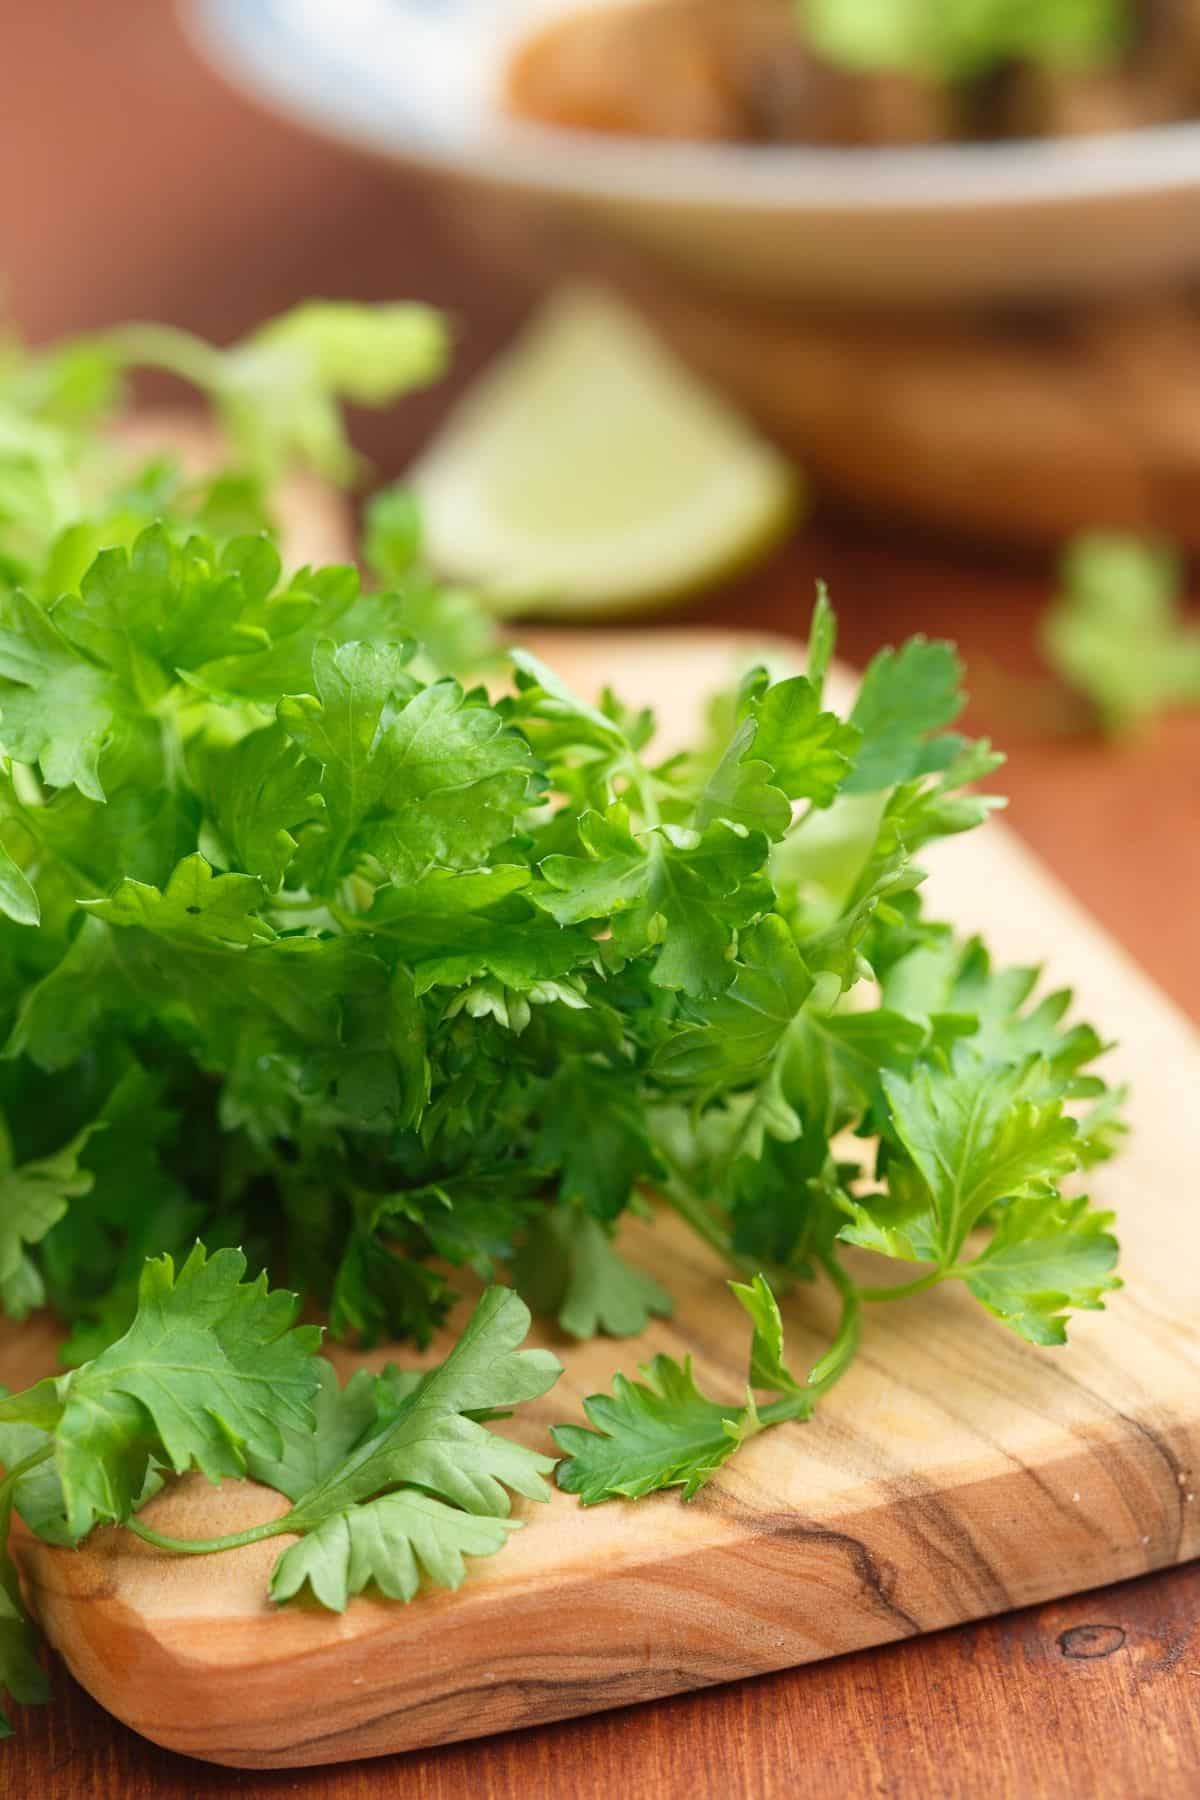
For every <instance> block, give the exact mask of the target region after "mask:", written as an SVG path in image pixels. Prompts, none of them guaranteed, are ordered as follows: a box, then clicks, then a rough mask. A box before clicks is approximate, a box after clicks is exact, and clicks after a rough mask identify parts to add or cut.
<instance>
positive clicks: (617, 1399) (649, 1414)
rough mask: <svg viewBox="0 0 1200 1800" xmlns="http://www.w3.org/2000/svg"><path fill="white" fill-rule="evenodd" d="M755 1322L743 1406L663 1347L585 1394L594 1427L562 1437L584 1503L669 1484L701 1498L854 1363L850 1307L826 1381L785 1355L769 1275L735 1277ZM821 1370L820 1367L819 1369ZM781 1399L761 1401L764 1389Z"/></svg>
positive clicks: (568, 1477) (567, 1482) (562, 1478)
mask: <svg viewBox="0 0 1200 1800" xmlns="http://www.w3.org/2000/svg"><path fill="white" fill-rule="evenodd" d="M730 1286H731V1288H732V1291H733V1294H734V1296H735V1298H736V1299H737V1300H738V1301H739V1303H740V1304H741V1305H742V1307H744V1309H745V1310H746V1312H748V1313H749V1315H750V1317H751V1319H752V1321H753V1324H754V1335H753V1339H752V1342H751V1352H750V1368H749V1372H748V1377H747V1386H746V1393H745V1398H744V1400H743V1402H742V1404H741V1405H722V1404H721V1402H719V1401H716V1400H710V1399H708V1398H707V1397H706V1396H705V1395H704V1394H702V1393H701V1392H700V1390H699V1388H698V1387H697V1386H696V1382H695V1377H694V1376H693V1374H692V1360H691V1358H690V1357H687V1358H685V1360H684V1361H683V1362H682V1363H680V1362H677V1361H676V1360H675V1359H674V1357H670V1356H664V1355H659V1356H656V1357H655V1358H654V1359H653V1361H652V1362H650V1363H647V1364H646V1365H645V1366H644V1367H643V1368H642V1370H641V1373H642V1376H643V1377H644V1379H643V1380H642V1381H630V1380H629V1379H628V1378H627V1377H626V1376H624V1375H616V1376H615V1377H614V1378H613V1391H612V1393H611V1395H609V1394H593V1395H592V1396H591V1398H590V1399H588V1400H585V1401H584V1412H585V1413H586V1415H587V1419H588V1427H590V1429H589V1428H586V1427H584V1426H581V1425H558V1426H556V1427H555V1428H554V1433H553V1436H554V1441H555V1443H556V1444H557V1445H558V1447H559V1449H560V1450H564V1451H565V1452H566V1453H567V1460H566V1461H565V1462H562V1463H560V1464H559V1467H558V1473H557V1477H556V1479H557V1481H558V1485H559V1487H560V1488H562V1489H563V1490H564V1492H566V1493H568V1494H578V1496H579V1499H580V1501H581V1503H582V1504H583V1505H584V1506H596V1505H598V1504H599V1503H600V1502H601V1501H604V1500H617V1499H625V1500H638V1499H641V1498H642V1497H643V1496H644V1495H646V1494H653V1493H657V1492H658V1491H659V1490H660V1489H662V1488H670V1487H681V1488H682V1489H683V1498H684V1499H685V1500H691V1499H693V1498H694V1497H695V1495H696V1494H698V1493H699V1491H700V1489H701V1488H702V1487H703V1486H704V1485H705V1484H706V1482H709V1481H711V1480H712V1478H713V1476H714V1475H715V1474H716V1473H717V1471H718V1470H719V1469H721V1468H722V1467H723V1466H724V1465H725V1463H727V1462H728V1461H729V1459H730V1457H731V1456H732V1455H733V1454H734V1452H735V1451H736V1450H738V1449H739V1448H740V1447H741V1445H742V1444H744V1443H745V1442H746V1440H747V1439H748V1438H751V1437H755V1436H757V1434H758V1433H759V1432H760V1431H764V1430H766V1429H767V1428H768V1427H769V1426H771V1425H776V1424H781V1423H783V1422H784V1421H785V1420H788V1419H794V1420H803V1419H806V1418H808V1417H809V1416H810V1414H811V1412H812V1409H813V1406H814V1405H815V1403H816V1401H817V1399H818V1397H819V1395H820V1394H821V1393H822V1392H823V1391H824V1389H825V1388H826V1387H828V1386H830V1385H831V1384H832V1381H833V1380H836V1379H837V1377H838V1376H839V1375H840V1374H841V1373H842V1371H843V1369H844V1367H845V1365H846V1357H845V1354H844V1351H845V1346H846V1345H847V1344H849V1343H850V1341H851V1339H852V1336H853V1334H854V1332H855V1330H856V1324H855V1316H856V1315H855V1309H854V1308H853V1307H852V1306H851V1307H848V1308H847V1309H846V1310H845V1312H844V1314H843V1320H842V1325H841V1327H840V1328H839V1332H838V1339H837V1342H836V1344H835V1347H834V1348H835V1351H836V1352H837V1357H836V1360H832V1361H831V1360H830V1359H828V1358H826V1359H823V1362H825V1364H826V1367H825V1368H824V1369H823V1370H820V1371H819V1375H820V1378H819V1380H814V1379H813V1377H810V1379H809V1382H807V1383H806V1382H801V1381H797V1380H796V1378H795V1376H794V1375H793V1374H792V1373H791V1371H790V1370H789V1369H788V1367H787V1365H786V1363H785V1362H784V1360H783V1323H782V1320H781V1319H780V1316H779V1308H778V1305H777V1303H776V1300H775V1296H774V1294H773V1293H772V1292H771V1289H770V1287H769V1286H768V1284H767V1282H766V1281H765V1280H764V1278H763V1277H762V1276H761V1275H758V1276H756V1277H755V1279H754V1281H753V1282H752V1283H750V1284H749V1285H741V1284H739V1283H737V1282H732V1283H730ZM815 1373H817V1372H815ZM756 1388H758V1389H767V1390H768V1391H770V1392H772V1393H774V1394H775V1395H777V1396H778V1397H777V1398H776V1399H775V1400H774V1401H773V1402H772V1403H771V1404H770V1405H767V1406H763V1407H760V1406H759V1405H758V1404H757V1402H756V1400H755V1398H754V1391H753V1390H754V1389H756Z"/></svg>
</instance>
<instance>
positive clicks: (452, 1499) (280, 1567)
mask: <svg viewBox="0 0 1200 1800" xmlns="http://www.w3.org/2000/svg"><path fill="white" fill-rule="evenodd" d="M528 1328H529V1309H528V1308H527V1307H526V1306H525V1305H523V1303H522V1302H521V1301H520V1300H519V1299H518V1298H517V1296H516V1295H515V1294H513V1293H512V1292H510V1291H509V1290H507V1289H504V1288H491V1289H489V1290H488V1291H487V1292H486V1293H485V1294H484V1295H483V1297H482V1299H481V1300H480V1302H479V1304H478V1306H477V1307H476V1309H475V1312H474V1313H473V1315H472V1317H471V1319H470V1321H469V1322H468V1324H467V1326H466V1328H465V1330H464V1332H463V1334H462V1336H461V1337H460V1338H459V1340H458V1343H457V1344H456V1345H455V1347H454V1349H453V1350H452V1351H451V1352H450V1355H449V1356H448V1357H447V1358H446V1360H445V1362H444V1363H442V1364H440V1366H439V1367H438V1368H436V1369H434V1370H431V1371H430V1372H429V1373H428V1374H427V1375H425V1376H423V1377H422V1378H421V1379H420V1380H418V1381H416V1382H415V1383H413V1384H411V1385H408V1386H407V1391H406V1392H405V1391H402V1390H401V1391H398V1390H397V1388H396V1386H395V1384H391V1385H389V1383H388V1382H387V1379H386V1378H384V1380H383V1382H382V1383H380V1384H378V1385H377V1387H376V1413H375V1418H374V1420H373V1421H372V1422H371V1423H370V1424H369V1425H368V1427H367V1429H366V1431H365V1433H364V1434H363V1435H362V1436H361V1437H360V1438H359V1439H358V1440H357V1441H356V1442H354V1443H353V1445H352V1447H350V1448H349V1449H348V1450H347V1451H346V1453H345V1454H344V1455H342V1456H341V1457H340V1459H338V1460H337V1461H333V1462H332V1463H331V1465H330V1466H328V1467H326V1468H324V1469H323V1471H322V1473H321V1476H320V1479H319V1480H318V1481H317V1482H316V1484H315V1485H314V1486H312V1487H311V1488H309V1489H308V1491H307V1492H305V1493H303V1494H301V1495H300V1496H299V1497H298V1498H297V1499H296V1503H295V1505H294V1507H293V1509H292V1511H291V1512H290V1513H288V1514H287V1516H286V1523H285V1524H284V1525H283V1527H282V1529H283V1530H285V1531H288V1532H293V1531H295V1532H299V1533H301V1534H302V1537H301V1542H300V1543H299V1544H296V1545H294V1546H292V1547H291V1548H290V1549H288V1550H285V1551H284V1553H283V1555H282V1556H281V1557H280V1559H279V1562H278V1563H277V1564H276V1567H275V1572H274V1574H273V1576H272V1581H271V1592H272V1596H273V1597H274V1598H275V1599H276V1600H284V1599H287V1598H289V1597H290V1596H291V1595H293V1594H295V1593H298V1592H299V1591H300V1590H301V1588H302V1587H303V1586H304V1585H305V1584H306V1583H307V1585H308V1586H309V1587H310V1588H311V1589H312V1592H313V1593H314V1595H315V1596H316V1598H317V1599H319V1600H320V1601H321V1602H322V1604H323V1605H326V1606H330V1607H333V1608H334V1609H335V1610H337V1611H341V1610H342V1609H343V1608H344V1607H345V1605H346V1603H347V1600H348V1598H349V1596H350V1595H351V1594H355V1593H358V1592H361V1590H362V1589H363V1588H364V1587H365V1586H366V1585H367V1583H368V1582H370V1581H377V1582H378V1583H379V1585H380V1586H381V1587H382V1588H383V1591H384V1592H386V1593H390V1594H393V1595H394V1596H396V1597H399V1598H403V1599H410V1598H411V1597H412V1595H413V1594H414V1593H415V1592H416V1587H417V1580H418V1571H419V1569H421V1568H423V1569H424V1570H425V1572H426V1573H427V1574H428V1575H429V1576H430V1578H431V1579H433V1580H434V1581H437V1582H439V1583H440V1584H441V1585H443V1586H448V1587H457V1586H458V1584H459V1582H460V1581H461V1580H462V1576H463V1564H462V1556H463V1554H464V1553H467V1554H470V1555H476V1556H479V1555H487V1554H490V1553H491V1552H492V1551H495V1550H498V1549H500V1548H501V1546H502V1545H503V1543H504V1541H505V1538H506V1537H507V1532H508V1529H511V1526H512V1523H513V1522H512V1521H510V1520H509V1517H508V1515H509V1512H510V1509H511V1504H512V1503H511V1499H510V1493H517V1494H520V1495H523V1496H524V1497H525V1498H527V1499H530V1500H545V1499H547V1498H548V1494H549V1490H548V1489H547V1487H546V1483H545V1476H546V1474H547V1473H548V1472H549V1471H550V1469H551V1468H553V1466H554V1465H553V1460H552V1459H551V1458H550V1457H546V1456H543V1455H541V1454H540V1453H538V1452H536V1451H532V1450H528V1449H526V1448H525V1447H524V1446H523V1445H521V1444H516V1443H513V1442H512V1441H511V1440H510V1439H507V1438H502V1437H500V1436H498V1435H497V1434H496V1433H495V1432H493V1431H491V1430H489V1429H488V1427H487V1425H486V1424H484V1423H482V1422H481V1418H480V1415H484V1416H486V1415H491V1414H495V1413H498V1412H499V1413H502V1412H506V1411H507V1410H508V1409H509V1408H511V1407H513V1406H517V1405H519V1404H520V1403H521V1402H522V1401H525V1400H531V1399H535V1398H536V1397H537V1396H538V1395H540V1394H543V1393H545V1392H546V1390H547V1389H548V1388H549V1387H551V1386H552V1385H553V1383H554V1382H555V1381H556V1380H557V1379H558V1375H559V1373H560V1368H561V1365H560V1364H559V1362H558V1359H557V1358H556V1357H554V1356H552V1355H551V1354H550V1353H549V1352H548V1351H545V1350H522V1349H520V1348H519V1345H520V1343H521V1341H522V1339H523V1338H524V1336H525V1334H526V1332H527V1330H528ZM347 1394H348V1396H349V1398H348V1399H342V1400H341V1401H340V1402H339V1405H338V1410H337V1411H336V1412H335V1413H333V1417H334V1419H335V1421H336V1423H337V1424H338V1427H339V1430H340V1432H341V1435H342V1437H343V1439H344V1437H345V1436H346V1435H347V1434H348V1429H349V1422H348V1419H347V1412H348V1408H349V1404H350V1401H352V1400H353V1399H354V1398H355V1396H353V1395H352V1394H351V1393H350V1390H347ZM332 1410H333V1409H332V1407H331V1403H330V1400H329V1399H328V1398H327V1399H326V1417H327V1418H328V1417H329V1416H330V1413H331V1412H332ZM260 1467H261V1465H260ZM290 1472H291V1470H290V1469H289V1473H290ZM475 1521H486V1525H485V1526H484V1527H483V1528H482V1529H480V1530H478V1531H477V1530H475V1529H474V1523H473V1522H475Z"/></svg>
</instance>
